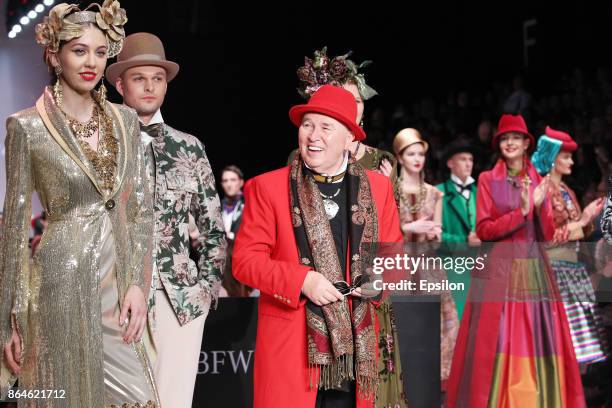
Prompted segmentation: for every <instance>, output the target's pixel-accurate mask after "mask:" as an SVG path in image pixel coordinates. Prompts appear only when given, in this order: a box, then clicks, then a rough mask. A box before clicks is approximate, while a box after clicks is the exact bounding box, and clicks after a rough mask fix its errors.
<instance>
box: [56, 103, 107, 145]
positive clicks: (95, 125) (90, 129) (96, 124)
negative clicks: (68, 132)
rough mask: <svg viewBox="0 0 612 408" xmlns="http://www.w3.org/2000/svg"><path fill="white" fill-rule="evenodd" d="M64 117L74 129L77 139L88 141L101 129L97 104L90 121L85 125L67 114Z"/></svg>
mask: <svg viewBox="0 0 612 408" xmlns="http://www.w3.org/2000/svg"><path fill="white" fill-rule="evenodd" d="M62 112H63V111H62ZM64 115H65V116H66V119H68V123H69V124H70V129H72V132H73V133H74V135H75V136H76V138H77V139H88V138H90V137H92V136H93V135H95V134H96V132H97V131H98V129H99V128H100V109H99V108H98V105H97V104H94V108H93V111H92V113H91V118H89V120H88V121H87V122H85V123H81V122H79V121H78V120H76V119H73V118H71V117H69V116H68V115H66V113H64Z"/></svg>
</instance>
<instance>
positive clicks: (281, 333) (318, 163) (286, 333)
mask: <svg viewBox="0 0 612 408" xmlns="http://www.w3.org/2000/svg"><path fill="white" fill-rule="evenodd" d="M289 117H290V119H291V121H292V122H293V123H294V124H295V125H296V126H297V127H298V128H299V131H298V142H299V152H300V154H299V155H296V158H295V159H294V160H293V162H292V163H291V165H289V166H287V167H284V168H281V169H278V170H275V171H272V172H269V173H265V174H262V175H260V176H258V177H256V178H254V179H253V180H251V182H250V183H248V186H247V188H246V191H245V202H246V206H245V210H244V215H243V223H242V226H241V229H240V231H239V233H238V236H237V238H236V243H235V249H234V257H233V263H234V275H235V277H236V278H237V279H238V280H240V281H242V282H243V283H245V284H247V285H249V286H251V287H254V288H257V289H259V290H260V291H261V297H260V300H259V320H258V330H257V345H256V351H255V396H254V407H255V408H269V407H293V408H302V407H303V408H313V407H317V408H331V407H333V408H336V407H338V408H340V407H347V408H348V407H373V405H374V404H373V399H374V393H375V390H376V385H377V383H378V372H377V369H376V368H377V366H376V364H377V358H378V356H377V355H376V350H377V347H376V339H377V336H376V330H377V329H376V327H377V322H376V313H374V310H373V308H374V307H375V302H373V301H372V300H371V299H368V298H366V296H365V290H364V291H363V293H362V288H360V287H359V286H360V284H362V283H363V282H366V281H368V278H367V277H366V276H367V275H366V272H365V267H366V266H365V265H366V264H367V263H368V260H370V261H371V257H372V256H374V255H375V254H373V252H374V250H373V249H372V248H373V247H375V246H376V243H378V242H395V243H399V242H401V240H402V235H401V232H400V228H399V220H398V215H397V207H396V204H395V200H394V198H393V188H392V186H391V184H390V182H389V179H388V178H387V177H385V176H383V175H381V174H378V173H376V172H372V171H368V170H364V169H363V167H361V166H360V165H358V164H356V163H355V162H354V160H352V158H351V157H349V153H348V147H349V145H350V143H351V142H352V141H353V140H363V139H364V138H365V133H364V132H363V129H361V128H360V127H359V126H358V125H357V123H356V118H357V104H356V102H355V98H354V97H353V96H352V94H351V93H350V92H348V91H346V90H344V89H342V88H339V87H335V86H332V85H325V86H323V87H321V88H320V89H319V90H318V91H317V92H316V93H315V94H314V95H313V96H312V97H311V98H310V100H309V101H308V103H307V104H306V105H298V106H294V107H293V108H292V109H291V110H290V111H289Z"/></svg>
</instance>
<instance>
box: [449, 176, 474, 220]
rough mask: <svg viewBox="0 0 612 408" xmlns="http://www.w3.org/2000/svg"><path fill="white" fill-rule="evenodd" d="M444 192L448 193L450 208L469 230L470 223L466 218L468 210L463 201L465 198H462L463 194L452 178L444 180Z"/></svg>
mask: <svg viewBox="0 0 612 408" xmlns="http://www.w3.org/2000/svg"><path fill="white" fill-rule="evenodd" d="M446 192H447V193H448V194H449V195H450V197H449V199H448V203H449V204H450V206H451V208H452V209H453V210H455V212H456V213H457V215H458V218H459V219H460V220H461V223H462V224H463V225H464V226H465V228H467V229H468V230H470V223H469V220H468V212H467V207H466V203H465V198H463V196H461V194H459V192H458V191H457V189H456V188H455V184H454V183H453V182H452V180H447V181H446ZM470 194H471V195H470V198H472V195H473V192H471V193H470Z"/></svg>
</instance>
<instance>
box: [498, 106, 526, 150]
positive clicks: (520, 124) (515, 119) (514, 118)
mask: <svg viewBox="0 0 612 408" xmlns="http://www.w3.org/2000/svg"><path fill="white" fill-rule="evenodd" d="M510 132H516V133H522V134H523V135H525V136H527V137H529V140H530V143H529V150H533V149H535V147H536V146H535V138H534V137H533V136H532V135H531V133H529V131H528V130H527V125H526V124H525V119H523V117H522V116H521V115H510V114H507V113H506V114H504V115H502V117H501V119H499V123H498V124H497V133H496V134H495V136H493V140H492V141H491V145H492V146H493V149H497V148H499V138H500V136H501V135H503V134H506V133H510Z"/></svg>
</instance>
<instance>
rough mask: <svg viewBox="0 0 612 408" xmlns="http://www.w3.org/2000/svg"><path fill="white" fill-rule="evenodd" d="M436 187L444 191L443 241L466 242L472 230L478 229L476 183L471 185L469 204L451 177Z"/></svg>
mask: <svg viewBox="0 0 612 408" xmlns="http://www.w3.org/2000/svg"><path fill="white" fill-rule="evenodd" d="M436 188H437V189H438V190H440V191H442V192H443V193H444V197H442V242H466V241H467V237H468V235H469V234H470V231H475V230H476V183H474V184H472V185H470V186H469V189H470V199H469V200H468V202H467V206H466V205H465V204H466V203H465V198H463V196H462V195H461V194H459V192H458V191H457V188H456V187H455V184H454V183H453V182H452V181H451V180H450V179H448V180H446V182H444V183H442V184H438V185H437V186H436ZM468 210H469V211H468ZM468 214H469V215H468Z"/></svg>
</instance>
